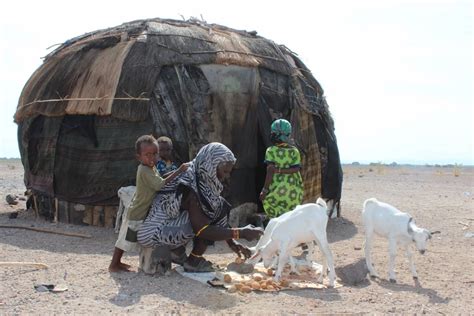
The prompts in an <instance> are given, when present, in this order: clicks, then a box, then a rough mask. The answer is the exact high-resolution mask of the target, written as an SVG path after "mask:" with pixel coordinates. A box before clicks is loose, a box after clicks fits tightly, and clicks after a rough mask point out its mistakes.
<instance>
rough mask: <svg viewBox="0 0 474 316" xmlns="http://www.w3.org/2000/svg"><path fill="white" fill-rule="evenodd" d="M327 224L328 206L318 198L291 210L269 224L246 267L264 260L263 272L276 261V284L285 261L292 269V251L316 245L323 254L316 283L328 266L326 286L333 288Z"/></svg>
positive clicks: (333, 278)
mask: <svg viewBox="0 0 474 316" xmlns="http://www.w3.org/2000/svg"><path fill="white" fill-rule="evenodd" d="M327 222H328V216H327V206H326V202H324V200H323V199H321V198H319V199H318V200H317V201H316V204H314V203H308V204H303V205H298V206H297V207H296V208H295V209H294V210H292V211H290V212H287V213H284V214H282V215H281V216H279V217H277V218H274V219H272V220H271V221H270V222H269V223H268V225H267V228H266V229H265V233H264V235H263V236H262V237H261V239H260V240H259V242H258V243H257V245H256V246H255V253H254V255H253V256H252V257H251V258H250V260H249V263H252V264H255V263H257V262H258V261H260V259H263V264H264V266H265V268H268V267H270V266H271V265H272V262H273V261H274V259H275V257H278V262H277V269H276V272H275V281H279V280H280V277H281V274H282V272H283V268H284V267H285V265H286V263H288V261H289V262H290V264H291V266H292V269H294V262H295V261H294V259H293V258H291V250H293V249H294V248H296V247H298V246H299V245H300V244H308V245H311V244H312V243H313V242H314V241H315V242H316V243H317V244H318V246H319V248H320V249H321V252H322V253H323V267H322V271H321V275H320V277H319V279H318V282H320V283H321V282H322V281H323V277H324V275H325V274H326V273H327V270H328V266H329V286H331V287H334V280H335V278H336V274H335V272H334V262H333V256H332V253H331V250H330V249H329V244H328V241H327V236H326V226H327Z"/></svg>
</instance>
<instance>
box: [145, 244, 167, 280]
mask: <svg viewBox="0 0 474 316" xmlns="http://www.w3.org/2000/svg"><path fill="white" fill-rule="evenodd" d="M139 260H140V263H139V266H138V269H139V270H141V271H143V272H144V273H145V274H150V275H153V274H158V275H165V274H166V275H168V274H169V271H170V270H171V251H170V249H169V247H167V246H159V247H155V248H152V247H140V249H139Z"/></svg>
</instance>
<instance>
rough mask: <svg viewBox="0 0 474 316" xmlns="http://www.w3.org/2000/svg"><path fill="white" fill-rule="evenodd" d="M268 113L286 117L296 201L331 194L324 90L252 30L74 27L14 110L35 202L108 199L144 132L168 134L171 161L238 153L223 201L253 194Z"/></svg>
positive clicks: (284, 51)
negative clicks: (297, 177)
mask: <svg viewBox="0 0 474 316" xmlns="http://www.w3.org/2000/svg"><path fill="white" fill-rule="evenodd" d="M277 118H286V119H288V120H289V121H290V122H291V123H292V124H293V127H294V133H293V138H294V141H295V144H296V145H297V146H298V147H299V149H300V151H301V153H302V163H303V170H302V176H303V179H304V182H305V183H304V184H305V200H306V201H313V200H315V199H316V197H318V196H321V195H322V196H323V197H325V198H327V199H333V200H335V201H336V202H338V201H339V200H340V197H341V185H342V171H341V167H340V161H339V154H338V149H337V144H336V137H335V135H334V124H333V120H332V118H331V115H330V113H329V109H328V106H327V103H326V101H325V98H324V94H323V90H322V88H321V86H320V85H319V83H318V82H317V81H316V80H315V79H314V77H313V76H312V75H311V72H310V71H309V70H308V69H307V68H306V66H305V65H304V64H303V63H302V62H301V61H300V60H299V59H298V58H297V57H296V55H295V54H294V53H293V52H291V51H290V50H289V49H288V48H286V47H285V46H282V45H277V44H275V43H274V42H272V41H270V40H267V39H265V38H262V37H260V36H257V35H256V32H246V31H238V30H234V29H230V28H227V27H224V26H220V25H215V24H206V23H203V22H200V21H196V20H193V21H176V20H163V19H149V20H139V21H133V22H130V23H125V24H122V25H120V26H117V27H113V28H109V29H105V30H100V31H95V32H91V33H87V34H84V35H82V36H79V37H76V38H73V39H71V40H68V41H66V42H65V43H63V44H62V45H61V46H60V47H59V48H57V49H56V50H55V51H53V52H52V53H50V54H49V55H47V56H46V57H45V60H44V63H43V64H42V65H41V66H40V67H39V68H38V70H36V72H35V73H34V74H33V75H32V76H31V78H30V79H29V81H28V82H27V83H26V85H25V87H24V89H23V92H22V94H21V97H20V100H19V104H18V108H17V111H16V113H15V121H16V122H17V123H18V140H19V146H20V153H21V158H22V162H23V165H24V168H25V184H26V186H27V188H29V189H31V190H32V191H33V192H35V193H36V194H38V195H40V196H42V197H43V202H44V199H45V198H46V199H49V201H50V202H51V199H53V198H56V199H58V200H60V201H63V202H65V203H76V204H82V205H89V206H107V205H109V206H110V205H117V204H118V199H117V190H118V189H119V188H120V187H122V186H127V185H130V184H133V183H134V180H135V173H136V166H137V162H136V160H135V155H134V142H135V140H136V138H137V137H138V136H140V135H142V134H150V133H153V134H155V135H158V136H161V135H167V136H170V137H171V138H172V139H173V141H174V145H175V154H176V158H177V160H178V161H188V160H189V159H191V158H192V157H193V156H194V155H195V153H196V152H197V151H198V149H199V148H200V147H201V146H202V145H204V144H206V143H208V142H211V141H219V142H222V143H224V144H226V145H227V146H228V147H229V148H231V149H232V151H233V152H234V153H235V155H236V157H237V164H236V167H235V170H234V172H233V175H232V181H231V189H230V190H229V192H231V195H230V197H229V198H230V200H231V202H232V203H233V205H234V206H237V205H239V204H242V203H244V202H252V201H253V202H256V201H257V199H258V193H259V191H260V189H261V187H262V185H263V181H264V175H265V168H264V165H263V160H264V153H265V148H266V147H267V146H269V145H270V139H269V135H270V125H271V122H272V121H273V120H274V119H277ZM43 204H44V203H43ZM50 204H51V205H52V203H50ZM43 208H44V209H41V207H40V211H41V212H42V213H43V214H44V215H48V212H49V209H48V207H43ZM50 209H51V208H50ZM75 209H76V210H81V208H80V207H79V208H77V207H76V208H75ZM82 209H83V208H82ZM68 212H69V211H68ZM60 217H63V215H60ZM70 217H74V216H72V214H67V215H66V216H65V221H70ZM63 219H64V218H63ZM60 220H61V218H60Z"/></svg>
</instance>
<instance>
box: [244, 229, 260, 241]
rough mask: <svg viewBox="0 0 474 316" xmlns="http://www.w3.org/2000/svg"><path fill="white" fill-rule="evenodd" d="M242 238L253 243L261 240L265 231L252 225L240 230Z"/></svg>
mask: <svg viewBox="0 0 474 316" xmlns="http://www.w3.org/2000/svg"><path fill="white" fill-rule="evenodd" d="M239 233H240V238H244V239H245V240H248V241H252V240H255V239H258V238H260V236H262V235H263V229H262V228H260V227H253V226H252V225H247V226H245V227H242V228H240V232H239Z"/></svg>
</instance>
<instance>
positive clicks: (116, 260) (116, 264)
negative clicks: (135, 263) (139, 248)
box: [109, 247, 130, 272]
mask: <svg viewBox="0 0 474 316" xmlns="http://www.w3.org/2000/svg"><path fill="white" fill-rule="evenodd" d="M123 253H124V251H123V250H122V249H120V248H117V247H115V249H114V254H113V255H112V261H111V262H110V265H109V271H110V272H119V271H130V265H128V264H125V263H122V262H120V260H121V259H122V255H123Z"/></svg>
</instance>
